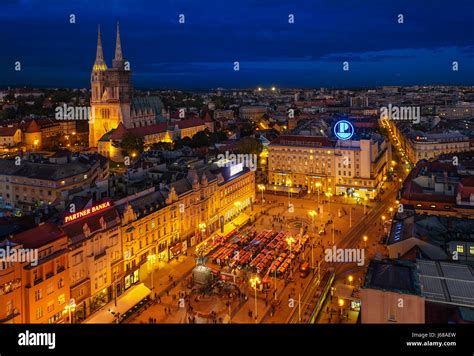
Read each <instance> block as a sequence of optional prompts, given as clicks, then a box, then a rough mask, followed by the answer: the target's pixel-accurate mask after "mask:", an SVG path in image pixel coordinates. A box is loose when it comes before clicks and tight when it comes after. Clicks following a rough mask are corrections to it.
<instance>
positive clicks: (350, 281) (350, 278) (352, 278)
mask: <svg viewBox="0 0 474 356" xmlns="http://www.w3.org/2000/svg"><path fill="white" fill-rule="evenodd" d="M347 279H348V280H349V283H350V284H351V285H352V281H353V280H354V277H352V275H350V276H349V277H347Z"/></svg>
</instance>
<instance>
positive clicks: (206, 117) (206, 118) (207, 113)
mask: <svg viewBox="0 0 474 356" xmlns="http://www.w3.org/2000/svg"><path fill="white" fill-rule="evenodd" d="M204 122H212V117H211V115H210V114H209V111H206V115H204Z"/></svg>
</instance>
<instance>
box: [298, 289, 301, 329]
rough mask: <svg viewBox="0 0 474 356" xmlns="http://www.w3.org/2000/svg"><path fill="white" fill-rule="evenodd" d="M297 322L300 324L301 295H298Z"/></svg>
mask: <svg viewBox="0 0 474 356" xmlns="http://www.w3.org/2000/svg"><path fill="white" fill-rule="evenodd" d="M298 322H300V323H301V293H299V294H298Z"/></svg>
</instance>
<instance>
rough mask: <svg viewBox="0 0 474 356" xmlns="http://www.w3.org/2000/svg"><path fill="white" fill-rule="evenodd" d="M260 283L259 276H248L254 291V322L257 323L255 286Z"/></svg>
mask: <svg viewBox="0 0 474 356" xmlns="http://www.w3.org/2000/svg"><path fill="white" fill-rule="evenodd" d="M260 283H261V281H260V278H258V276H254V277H252V278H250V285H251V286H252V288H253V289H254V291H255V323H257V315H258V314H257V286H258V285H259V284H260Z"/></svg>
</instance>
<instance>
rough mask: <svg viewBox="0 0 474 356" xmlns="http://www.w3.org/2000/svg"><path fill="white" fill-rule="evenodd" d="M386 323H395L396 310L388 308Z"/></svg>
mask: <svg viewBox="0 0 474 356" xmlns="http://www.w3.org/2000/svg"><path fill="white" fill-rule="evenodd" d="M388 321H394V322H396V321H397V308H396V307H390V308H389V310H388Z"/></svg>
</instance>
